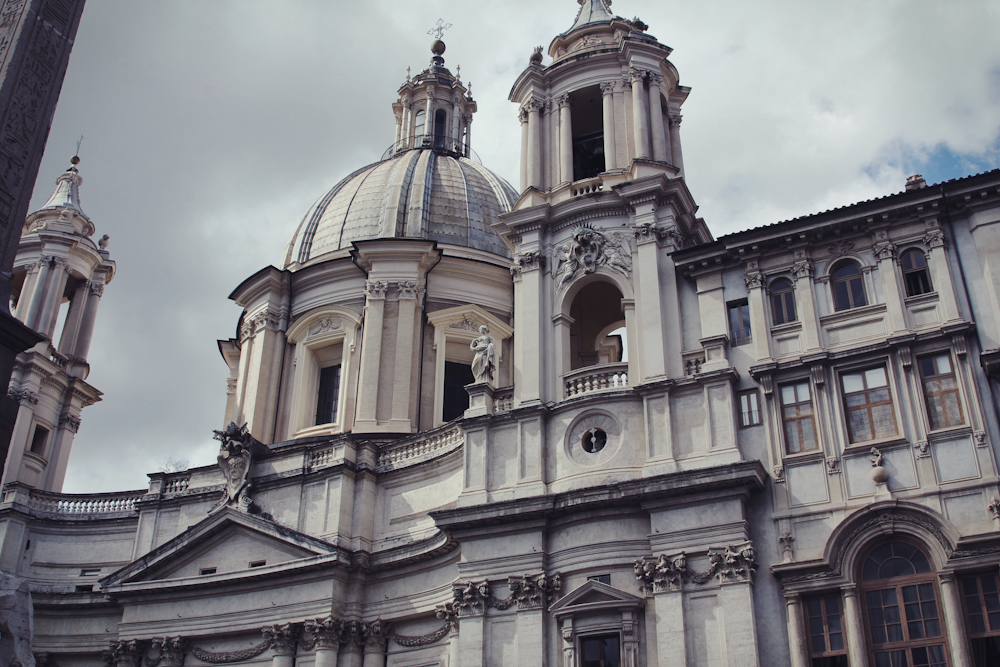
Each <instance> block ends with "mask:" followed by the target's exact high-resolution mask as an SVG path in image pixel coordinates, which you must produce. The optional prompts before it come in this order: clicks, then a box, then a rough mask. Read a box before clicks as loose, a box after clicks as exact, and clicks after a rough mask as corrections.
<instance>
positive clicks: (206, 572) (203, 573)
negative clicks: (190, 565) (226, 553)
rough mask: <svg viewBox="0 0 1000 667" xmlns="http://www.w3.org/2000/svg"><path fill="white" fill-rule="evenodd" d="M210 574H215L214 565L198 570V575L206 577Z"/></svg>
mask: <svg viewBox="0 0 1000 667" xmlns="http://www.w3.org/2000/svg"><path fill="white" fill-rule="evenodd" d="M209 574H215V568H214V567H203V568H201V569H200V570H198V575H199V576H202V577H204V576H206V575H209Z"/></svg>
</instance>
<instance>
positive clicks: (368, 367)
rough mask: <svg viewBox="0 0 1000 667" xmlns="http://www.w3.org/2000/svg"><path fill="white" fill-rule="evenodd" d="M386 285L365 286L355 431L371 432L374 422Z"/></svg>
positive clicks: (374, 426) (372, 284)
mask: <svg viewBox="0 0 1000 667" xmlns="http://www.w3.org/2000/svg"><path fill="white" fill-rule="evenodd" d="M388 288H389V284H388V283H385V282H383V281H381V280H369V281H368V282H367V283H365V323H364V329H363V330H362V339H361V375H360V377H359V378H358V408H357V419H356V420H355V423H354V428H355V430H356V431H359V432H362V433H363V432H365V431H366V430H375V429H376V428H377V427H378V423H377V422H376V418H375V408H376V405H377V403H378V373H379V363H380V358H381V355H382V317H383V314H384V312H385V292H386V290H387V289H388ZM341 381H342V382H343V379H341Z"/></svg>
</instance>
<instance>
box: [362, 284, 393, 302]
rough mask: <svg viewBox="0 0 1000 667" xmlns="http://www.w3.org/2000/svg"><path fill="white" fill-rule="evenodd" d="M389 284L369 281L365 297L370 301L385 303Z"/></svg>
mask: <svg viewBox="0 0 1000 667" xmlns="http://www.w3.org/2000/svg"><path fill="white" fill-rule="evenodd" d="M388 289H389V283H387V282H385V281H384V280H369V281H367V282H366V283H365V296H366V297H368V300H369V301H384V300H385V292H386V290H388Z"/></svg>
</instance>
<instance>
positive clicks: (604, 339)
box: [569, 281, 627, 370]
mask: <svg viewBox="0 0 1000 667" xmlns="http://www.w3.org/2000/svg"><path fill="white" fill-rule="evenodd" d="M621 304H622V293H621V291H619V289H618V288H617V287H615V286H614V285H613V284H611V283H609V282H604V281H598V282H593V283H590V284H589V285H586V286H584V287H583V289H581V290H580V291H579V293H578V294H577V295H576V297H575V298H574V299H573V304H572V305H571V306H570V311H569V315H570V317H571V318H573V324H572V325H571V326H570V330H569V340H570V370H576V369H578V368H585V367H587V366H598V365H606V364H617V363H620V362H621V361H622V360H623V359H625V358H627V357H626V354H627V353H626V351H625V341H624V340H623V339H622V336H621V332H620V331H619V329H623V328H624V326H625V313H624V311H623V310H622V305H621Z"/></svg>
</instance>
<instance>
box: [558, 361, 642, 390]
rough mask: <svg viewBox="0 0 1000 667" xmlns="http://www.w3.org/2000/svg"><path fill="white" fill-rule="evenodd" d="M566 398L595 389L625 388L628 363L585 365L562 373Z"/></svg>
mask: <svg viewBox="0 0 1000 667" xmlns="http://www.w3.org/2000/svg"><path fill="white" fill-rule="evenodd" d="M563 381H564V382H565V383H566V398H573V397H574V396H581V395H583V394H590V393H592V392H595V391H608V390H619V389H625V388H626V387H627V386H628V364H627V363H618V364H604V365H601V366H587V367H586V368H581V369H579V370H575V371H573V372H571V373H566V374H565V375H563Z"/></svg>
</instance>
